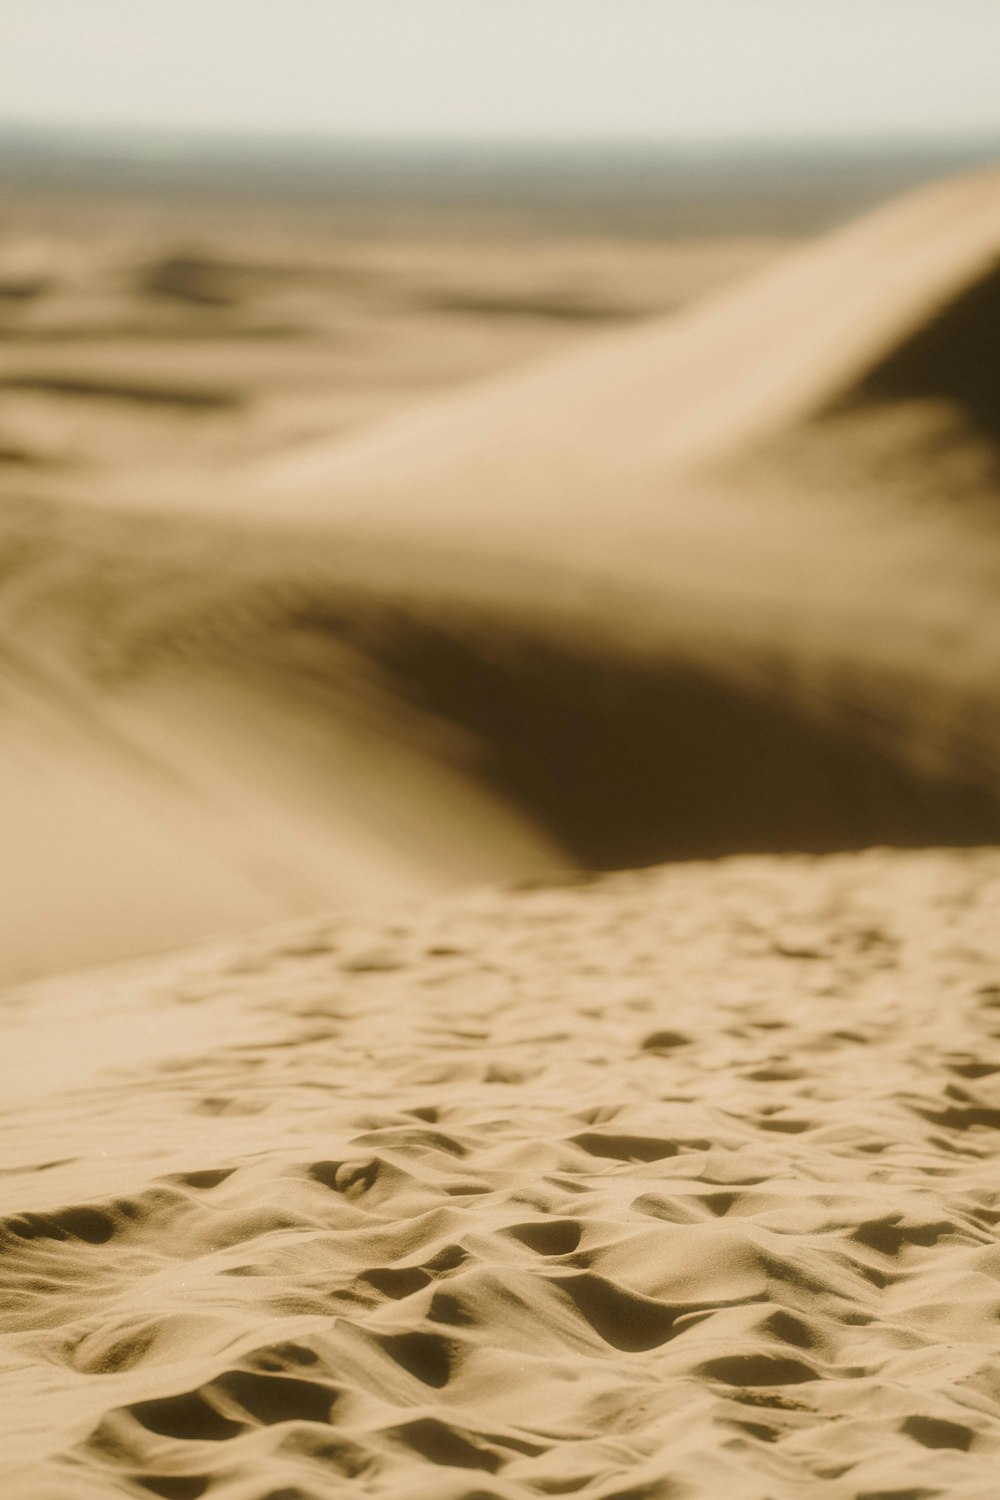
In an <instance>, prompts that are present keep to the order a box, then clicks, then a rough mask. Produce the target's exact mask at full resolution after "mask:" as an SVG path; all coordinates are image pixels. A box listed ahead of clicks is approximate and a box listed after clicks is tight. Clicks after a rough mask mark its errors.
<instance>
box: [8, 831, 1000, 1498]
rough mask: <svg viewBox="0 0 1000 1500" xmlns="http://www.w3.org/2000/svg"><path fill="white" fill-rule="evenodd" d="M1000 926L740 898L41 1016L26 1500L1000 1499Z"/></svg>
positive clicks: (21, 1194) (385, 949) (986, 902)
mask: <svg viewBox="0 0 1000 1500" xmlns="http://www.w3.org/2000/svg"><path fill="white" fill-rule="evenodd" d="M998 900H1000V857H998V855H997V854H996V853H995V852H975V851H970V852H968V853H965V854H962V853H952V854H948V853H940V854H934V853H914V854H900V853H897V854H890V853H887V852H883V853H879V852H877V851H876V852H870V853H866V854H860V855H843V856H831V857H827V858H824V859H816V860H810V859H803V858H801V857H785V858H763V859H762V858H749V857H748V858H736V859H731V860H724V861H721V862H718V863H707V864H694V865H690V866H687V867H681V866H675V867H671V868H666V869H662V870H657V871H650V872H647V873H639V874H623V875H619V876H614V877H610V878H607V879H606V880H603V881H598V882H595V883H591V884H587V885H571V886H558V885H556V886H548V887H536V888H534V889H519V890H511V891H508V892H497V893H490V892H481V893H472V894H469V895H467V896H465V897H462V898H459V899H458V900H452V901H447V902H438V903H434V904H431V905H429V906H427V905H417V906H409V907H406V906H404V907H399V908H396V909H395V910H394V911H393V912H392V913H391V914H389V915H387V916H386V917H384V918H381V919H378V918H376V917H375V916H373V915H371V914H364V913H358V914H355V915H353V916H352V915H349V914H348V915H344V916H341V917H334V918H328V919H325V920H323V921H316V920H312V921H309V922H307V923H299V924H295V925H284V926H282V927H279V928H276V929H271V930H267V931H264V932H261V933H259V934H258V935H256V936H254V937H250V938H244V939H239V940H232V941H228V942H224V943H217V944H215V945H212V946H209V947H203V948H195V949H191V950H187V951H184V952H181V953H179V954H177V955H176V956H173V957H170V958H167V959H164V960H161V961H158V962H146V963H144V964H132V965H129V966H123V967H119V968H117V969H109V970H106V971H101V972H95V973H93V974H88V975H78V976H73V977H71V978H67V979H59V980H51V981H48V982H47V983H45V984H42V985H38V986H35V987H33V988H29V989H24V990H20V991H18V990H15V991H10V992H8V994H7V996H6V998H5V1001H4V1007H3V1012H2V1022H3V1028H4V1038H3V1043H4V1045H3V1056H4V1065H3V1066H4V1071H5V1075H6V1077H5V1090H4V1095H5V1098H6V1099H7V1100H8V1107H7V1110H6V1112H5V1115H4V1119H3V1126H2V1128H3V1159H4V1163H5V1172H4V1178H3V1195H4V1200H5V1202H6V1204H7V1205H9V1207H8V1216H7V1217H6V1218H5V1220H4V1223H3V1255H2V1262H0V1266H2V1269H0V1282H2V1287H3V1299H4V1333H3V1337H2V1343H0V1360H2V1366H3V1398H2V1401H0V1410H2V1412H3V1424H4V1427H5V1429H6V1436H5V1439H4V1443H3V1458H2V1462H3V1467H4V1469H5V1471H6V1475H5V1478H4V1481H3V1493H4V1495H5V1496H10V1497H11V1500H36V1497H38V1496H41V1495H44V1496H46V1497H47V1500H64V1497H65V1500H89V1497H95V1500H96V1497H98V1496H100V1497H104V1496H111V1495H122V1496H124V1495H141V1494H155V1495H165V1496H197V1495H201V1494H211V1495H213V1496H215V1495H219V1496H220V1497H225V1500H264V1497H265V1496H269V1497H277V1496H279V1495H281V1496H292V1495H294V1496H297V1497H308V1500H320V1497H325V1496H331V1495H340V1494H345V1495H346V1494H348V1493H350V1494H366V1495H367V1494H371V1495H374V1496H378V1497H381V1496H385V1497H387V1500H389V1497H396V1496H399V1497H403V1496H407V1497H409V1496H427V1497H431V1496H433V1497H435V1500H437V1497H449V1496H454V1497H456V1500H457V1497H465V1500H470V1497H472V1496H479V1497H486V1496H497V1497H511V1500H513V1497H516V1496H521V1495H537V1494H543V1495H544V1494H565V1493H581V1494H584V1495H586V1496H588V1497H593V1500H598V1497H600V1500H609V1497H612V1496H616V1497H620V1496H626V1495H627V1496H640V1495H641V1496H648V1497H654V1496H656V1497H659V1496H663V1497H671V1500H673V1497H692V1500H693V1497H702V1496H704V1497H706V1500H708V1497H713V1500H715V1497H719V1496H726V1497H727V1500H730V1497H732V1500H751V1497H753V1500H765V1497H782V1500H783V1497H786V1496H787V1497H793V1496H798V1495H802V1494H813V1493H816V1494H823V1495H829V1496H830V1497H831V1500H856V1497H861V1496H865V1497H873V1496H876V1495H878V1496H889V1495H891V1496H893V1497H899V1496H902V1495H906V1496H916V1495H919V1496H921V1497H926V1500H931V1497H935V1496H941V1497H945V1496H947V1497H949V1500H950V1497H965V1496H968V1497H972V1496H975V1497H985V1496H987V1495H989V1494H991V1493H992V1491H993V1489H994V1487H995V1481H996V1466H997V1462H998V1451H1000V1386H998V1378H997V1355H998V1352H1000V1332H998V1329H1000V1322H998V1319H1000V1292H998V1282H997V1277H998V1273H1000V1255H998V1250H997V1245H996V1223H997V1219H998V1215H1000V1200H998V1193H997V1183H996V1172H995V1154H996V1143H995V1136H996V1131H997V1126H998V1122H1000V1097H998V1095H997V1090H996V1087H995V1076H996V1074H997V1070H998V1069H1000V1053H998V1052H997V1048H998V1041H997V1038H998V1035H1000V1032H998V1023H997V1014H998V1011H997V1007H998V1005H1000V936H998V929H997V923H996V910H997V903H998Z"/></svg>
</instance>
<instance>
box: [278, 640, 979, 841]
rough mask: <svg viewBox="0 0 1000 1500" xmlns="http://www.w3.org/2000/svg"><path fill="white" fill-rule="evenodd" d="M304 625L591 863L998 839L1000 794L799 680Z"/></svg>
mask: <svg viewBox="0 0 1000 1500" xmlns="http://www.w3.org/2000/svg"><path fill="white" fill-rule="evenodd" d="M294 628H295V630H296V633H300V632H301V631H303V630H306V631H308V632H312V633H319V634H320V635H322V636H327V637H328V638H331V637H339V638H341V639H342V638H344V637H347V638H353V640H354V642H355V643H357V641H358V638H359V635H360V636H361V637H362V638H364V637H367V641H366V642H365V645H364V648H363V649H364V650H366V651H370V652H371V653H372V655H373V656H374V657H375V658H376V660H375V663H374V666H375V671H376V672H377V674H378V675H379V676H380V677H384V675H385V674H386V672H388V674H389V677H390V681H391V684H392V687H393V689H394V691H395V693H397V694H398V696H399V697H400V698H402V699H404V700H405V701H408V702H409V703H410V704H412V705H413V706H415V707H417V708H418V709H420V710H421V711H422V712H423V713H430V714H432V715H434V716H435V717H436V718H438V719H439V720H443V721H444V722H445V724H446V725H447V726H449V727H452V726H454V727H458V728H460V729H461V730H462V731H464V734H465V736H466V737H470V736H471V739H472V741H473V743H474V744H475V745H476V746H477V747H478V757H479V759H478V765H477V766H476V768H475V770H476V774H478V775H481V776H482V777H483V778H484V779H485V780H486V781H488V782H489V783H490V784H492V786H493V787H495V788H496V789H497V790H499V791H500V792H502V793H503V794H505V795H506V796H507V797H508V798H509V799H510V800H511V801H513V802H515V803H516V804H518V805H519V806H520V807H521V808H523V809H524V811H525V812H526V813H527V814H528V815H529V816H530V817H531V818H533V819H534V820H535V821H536V823H538V824H539V825H541V826H542V827H543V828H545V829H546V830H547V831H548V832H549V833H550V834H552V835H554V836H555V837H556V838H557V839H558V840H559V842H560V843H561V844H562V845H563V847H565V848H566V849H567V850H568V851H569V852H570V853H571V854H572V855H573V857H574V858H575V859H576V860H577V861H578V862H579V863H580V864H581V865H582V866H584V867H586V868H591V869H615V868H628V867H631V866H634V865H641V864H653V863H657V862H659V861H663V860H669V859H688V858H703V857H712V856H716V855H723V854H730V853H746V852H754V853H772V852H780V851H783V850H796V851H801V852H809V853H823V852H830V851H835V850H842V849H851V848H861V847H867V846H870V845H873V844H888V845H896V846H900V847H919V846H921V845H925V844H929V843H934V844H952V845H970V844H980V843H984V842H989V841H991V840H994V839H997V838H998V837H1000V798H998V797H995V796H993V795H991V794H990V793H988V792H987V791H985V790H983V789H981V788H978V787H975V786H970V785H969V784H968V783H967V782H966V781H965V780H964V779H963V778H962V777H960V776H959V775H958V773H956V774H955V775H954V777H950V778H949V777H946V776H942V777H931V776H929V775H925V774H921V773H920V772H919V771H918V770H917V769H916V768H915V767H914V766H911V765H910V764H909V763H907V761H906V759H905V756H904V754H903V753H902V751H901V753H900V754H899V755H896V754H894V753H893V752H892V751H890V750H889V749H887V748H885V747H883V746H880V745H877V744H875V743H872V742H871V740H869V739H868V738H866V736H865V734H864V732H863V729H862V728H861V727H860V726H859V724H858V723H857V722H854V721H853V716H851V715H849V714H848V713H847V712H846V711H844V712H843V714H842V715H841V719H840V722H839V723H838V721H837V716H836V714H831V715H830V722H826V723H821V722H819V721H816V720H813V719H811V718H810V717H809V716H808V715H807V714H806V712H805V711H804V709H803V708H802V706H801V705H799V704H798V703H797V702H796V701H795V698H794V695H793V693H792V691H791V690H790V689H787V688H786V689H784V690H782V692H780V693H779V692H775V694H774V696H773V697H771V698H767V697H765V696H764V695H763V694H758V693H755V692H753V691H751V690H750V689H742V688H740V687H739V686H737V685H736V684H735V683H734V682H732V681H729V680H727V679H725V678H724V677H722V676H721V675H719V676H716V675H714V674H712V673H711V672H709V671H708V670H707V669H703V668H700V667H698V666H696V665H693V664H691V663H689V662H688V663H685V662H682V661H673V662H669V661H640V660H636V659H632V658H629V657H626V656H624V655H622V656H617V657H614V656H611V655H607V656H600V655H597V654H588V653H586V652H585V651H584V650H583V649H581V650H580V652H579V654H574V653H573V652H572V651H571V650H570V649H568V648H564V647H561V646H559V645H556V644H553V643H552V642H549V641H543V640H541V639H540V638H537V637H532V636H531V635H530V634H529V633H525V634H524V635H519V634H518V632H517V629H516V627H515V626H514V625H513V624H512V625H511V626H510V627H509V628H504V629H498V628H496V627H494V628H493V629H492V630H489V631H484V630H483V629H482V628H481V627H480V629H479V630H478V631H477V629H476V628H474V627H470V628H469V629H468V630H461V631H455V632H451V631H448V630H444V629H442V628H439V627H436V626H432V625H430V624H427V623H424V622H420V621H417V620H414V619H413V618H405V619H404V618H403V617H401V616H400V615H399V614H396V615H395V616H394V618H393V623H392V625H391V627H387V626H386V624H385V622H382V624H381V625H375V626H373V627H372V628H371V629H369V628H367V627H364V626H362V627H361V629H360V631H359V625H358V621H357V619H354V620H348V619H346V618H345V617H343V616H340V615H339V613H337V612H330V613H325V612H324V611H322V610H309V611H296V613H295V619H294ZM280 633H281V627H280V626H279V634H280ZM331 643H332V642H331ZM282 654H283V653H282V649H281V647H280V646H279V647H278V655H279V658H280V657H281V655H282ZM321 654H322V651H321V650H319V651H317V652H315V653H311V661H312V663H313V665H314V666H315V663H316V661H317V659H318V658H319V657H320V656H321Z"/></svg>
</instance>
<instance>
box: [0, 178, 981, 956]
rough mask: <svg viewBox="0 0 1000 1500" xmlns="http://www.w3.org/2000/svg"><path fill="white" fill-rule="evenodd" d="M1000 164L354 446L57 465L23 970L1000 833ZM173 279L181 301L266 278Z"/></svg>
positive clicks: (30, 663) (6, 748)
mask: <svg viewBox="0 0 1000 1500" xmlns="http://www.w3.org/2000/svg"><path fill="white" fill-rule="evenodd" d="M997 187H998V181H997V178H996V177H995V176H993V175H985V176H979V177H973V178H967V179H960V180H956V181H954V182H949V183H945V184H943V185H941V186H939V187H935V188H931V189H926V190H923V191H921V192H920V193H917V194H914V195H913V196H912V197H911V198H909V199H906V200H904V201H903V202H901V203H899V204H897V205H893V206H890V207H889V208H887V209H884V210H881V211H879V212H878V213H876V214H873V215H871V216H870V217H869V218H867V219H865V220H863V221H861V222H860V223H858V224H856V225H853V226H849V227H848V228H846V229H843V230H840V231H838V232H837V233H835V234H833V235H831V236H830V237H828V238H827V239H826V240H824V241H822V242H819V243H817V244H815V245H812V246H808V247H806V248H805V249H800V250H797V251H795V252H793V253H791V254H789V255H787V256H786V257H784V258H782V259H781V260H780V261H778V262H773V261H772V263H771V264H770V265H769V266H767V267H765V269H764V270H763V271H759V272H758V273H757V274H756V276H755V277H752V278H751V279H750V280H749V281H747V282H745V283H744V284H743V285H741V286H738V287H736V288H735V289H730V290H723V291H721V292H719V293H717V294H716V295H715V296H714V297H712V296H709V297H707V298H706V299H704V300H702V301H700V302H696V303H694V304H691V305H689V306H688V307H686V308H684V309H682V310H681V311H680V312H678V313H676V314H675V315H673V316H672V317H670V318H668V319H665V320H661V321H659V322H654V323H649V324H647V325H642V326H639V327H635V328H630V329H627V330H624V331H622V330H617V331H615V332H612V333H605V334H596V335H595V334H593V333H591V334H590V335H589V336H588V341H587V342H586V345H585V346H584V347H581V346H580V345H579V343H576V344H575V346H574V347H573V348H572V349H571V350H570V351H569V352H566V353H562V354H559V355H553V356H551V357H550V358H549V359H548V360H545V361H543V362H542V363H541V364H537V365H531V366H530V367H528V368H527V369H523V370H521V369H518V370H514V371H513V372H512V373H509V372H508V373H503V374H500V375H491V376H489V377H483V378H481V379H480V380H479V381H476V382H473V381H468V382H467V383H466V384H465V385H464V386H463V388H461V389H459V390H458V391H457V392H456V393H454V394H445V395H442V396H439V397H438V398H436V400H434V401H432V402H426V403H423V404H422V405H419V406H413V405H412V404H411V406H410V408H409V409H407V410H404V411H402V412H401V413H400V414H398V415H395V416H390V417H388V418H387V419H386V420H385V421H384V422H381V423H379V422H371V423H370V424H369V425H367V426H366V427H364V429H363V430H361V431H359V432H357V433H355V434H354V435H351V434H348V435H347V436H345V437H343V438H341V439H340V440H339V441H336V442H332V443H331V442H329V441H327V442H325V443H323V444H319V445H316V444H312V445H309V446H307V447H306V448H305V449H296V450H295V451H294V452H290V453H285V454H284V455H283V456H280V457H275V456H271V457H269V458H268V459H267V460H266V461H265V460H260V461H257V462H255V463H253V464H251V465H249V466H247V465H243V466H240V467H238V468H237V467H234V466H233V465H232V464H229V465H221V466H220V465H218V464H216V465H215V466H214V467H213V468H212V469H211V470H209V469H206V468H205V467H202V468H201V469H200V470H198V471H195V472H188V473H187V474H186V475H180V474H179V473H178V472H177V471H176V469H172V470H170V471H169V472H166V471H164V472H163V473H161V474H160V475H159V477H157V476H156V475H155V474H154V473H153V472H152V471H151V470H149V469H148V468H147V469H146V470H143V471H139V470H134V471H132V472H131V475H129V474H127V473H126V474H125V476H124V477H123V475H122V474H121V473H119V474H118V475H117V476H116V477H115V479H114V481H113V482H111V481H110V480H109V482H108V483H107V485H106V486H105V482H104V475H103V473H102V474H101V475H99V476H98V477H97V478H96V479H95V480H92V481H90V485H91V489H92V490H93V491H94V493H93V495H92V496H91V498H92V499H96V498H101V499H102V500H104V501H105V502H106V504H105V505H104V507H103V509H102V510H100V511H95V510H94V508H93V506H92V505H88V504H86V503H85V501H84V499H83V498H81V496H82V495H83V494H84V493H85V491H86V489H87V484H86V483H85V482H84V481H82V480H81V479H80V477H79V476H78V475H77V476H75V477H73V478H72V483H70V482H69V480H67V481H66V483H65V484H63V485H62V487H61V488H60V486H59V485H58V484H50V485H49V486H48V493H49V494H50V495H52V496H56V497H60V496H61V498H46V490H45V488H44V487H43V488H42V489H38V488H37V486H36V487H35V488H34V489H32V487H31V486H27V487H26V488H25V491H24V493H23V497H22V500H21V502H20V503H14V502H13V501H9V502H8V503H7V504H6V505H5V507H4V514H3V516H2V518H0V524H2V525H3V528H4V538H3V541H4V547H3V558H4V573H3V578H2V580H0V620H2V624H3V637H4V642H5V644H4V647H3V651H4V656H3V661H2V666H0V671H2V675H3V683H4V697H3V704H2V717H0V764H2V768H3V776H2V781H0V785H2V788H3V790H2V792H0V813H2V817H3V823H4V827H5V838H6V840H7V847H8V851H9V854H10V865H9V867H10V868H17V869H18V871H19V877H18V882H17V885H16V887H15V888H14V890H13V891H12V900H11V902H10V905H9V908H8V912H9V914H8V916H7V918H6V931H5V932H4V938H5V942H4V959H3V963H4V967H5V970H6V973H7V974H8V975H10V976H13V977H19V976H26V975H30V974H32V973H37V972H41V971H44V970H46V969H53V968H58V967H66V966H72V965H73V964H77V963H85V962H93V961H98V960H101V959H104V958H111V957H115V956H118V955H120V954H124V953H128V952H137V951H140V950H142V949H144V948H149V947H151V946H166V945H169V944H171V943H174V942H178V941H185V940H188V939H191V938H194V937H197V936H199V935H202V934H205V933H208V932H212V931H216V930H220V929H222V928H226V927H236V926H242V925H248V924H253V923H255V922H258V921H261V920H265V919H267V918H269V917H275V916H280V915H282V914H291V913H295V912H304V911H309V910H318V909H320V908H322V907H323V906H324V905H327V904H329V903H330V902H331V901H333V902H340V901H343V900H345V899H350V900H354V899H361V900H363V899H365V897H366V896H369V895H371V894H378V895H380V896H384V897H387V898H391V897H393V896H408V895H417V894H422V893H433V892H435V891H440V890H444V889H447V888H450V887H454V886H460V885H462V884H467V883H468V882H469V881H477V880H488V879H495V878H500V879H505V878H508V877H509V876H511V875H513V874H517V873H521V872H538V873H540V872H544V871H546V870H551V869H553V868H556V867H572V866H577V865H578V866H583V867H586V868H592V867H604V868H614V867H625V866H633V865H637V864H641V863H649V862H654V861H657V860H661V859H667V858H675V857H690V856H702V855H710V854H719V853H727V852H734V851H754V850H756V851H767V850H781V849H788V848H797V849H803V850H817V851H821V850H832V849H838V848H850V847H859V846H864V845H868V844H873V843H893V844H902V845H912V844H926V843H949V844H961V843H977V842H982V841H983V840H987V839H992V838H995V837H997V836H1000V783H998V780H997V769H996V768H997V765H998V763H1000V761H998V750H1000V745H998V734H1000V701H998V698H997V688H996V682H997V668H998V663H1000V635H998V621H997V605H996V599H997V597H998V594H997V571H998V558H1000V553H998V549H997V523H996V514H995V511H996V504H995V502H996V499H997V493H996V491H997V480H996V429H995V424H993V423H992V418H991V415H990V413H991V412H992V407H991V405H990V400H991V392H992V391H993V390H994V389H995V381H996V376H997V365H996V349H995V347H994V344H993V343H992V342H990V341H989V340H988V339H987V338H985V336H984V333H983V330H984V328H985V329H986V331H987V332H988V331H989V329H990V328H992V322H991V321H990V319H991V318H993V316H994V314H993V312H992V311H991V309H993V308H994V304H995V303H996V300H997V295H998V294H997V291H996V287H997V282H996V272H995V266H996V260H997V254H998V248H1000V208H998V204H1000V195H998V192H997ZM164 267H166V270H165V269H164ZM154 271H155V275H154V273H153V272H149V271H147V272H146V273H145V274H146V281H145V282H144V286H145V287H146V288H147V291H148V285H149V277H150V276H151V275H153V279H154V282H155V287H156V288H157V289H158V294H161V295H162V294H163V288H164V285H165V284H166V290H167V294H169V295H168V300H169V298H173V299H174V301H176V300H177V299H178V298H180V299H181V302H182V304H183V305H184V306H186V305H187V303H186V301H185V299H187V300H190V298H191V297H192V296H196V295H197V296H200V297H202V299H204V297H206V296H209V293H210V292H211V289H212V288H213V287H214V288H215V293H214V294H213V295H214V296H215V302H212V300H211V297H209V301H210V304H211V305H212V306H214V305H215V303H217V302H218V299H219V297H221V296H222V292H221V291H220V290H219V288H220V287H222V288H223V290H224V289H225V286H230V287H233V286H237V287H238V285H239V284H240V283H239V277H238V276H237V275H236V273H234V272H232V271H228V272H227V271H225V267H222V269H220V266H219V265H218V264H217V263H215V262H212V261H211V260H210V259H205V258H202V259H201V260H200V261H199V260H198V259H196V258H192V257H188V258H187V259H183V258H181V259H180V260H178V258H176V257H175V258H174V259H173V260H169V261H164V260H161V261H159V262H157V263H156V265H155V266H154ZM168 273H169V274H168ZM255 274H257V275H259V274H260V273H259V272H254V270H253V267H252V265H248V266H247V267H245V268H244V272H243V275H244V278H247V277H249V278H250V279H251V280H252V278H253V276H254V275H255ZM284 274H285V275H286V276H287V275H288V272H287V268H286V271H285V273H284ZM303 274H305V273H303ZM227 275H228V277H229V280H228V281H226V276H227ZM165 277H166V283H165V282H164V278H165ZM213 278H214V279H213ZM234 278H235V279H234ZM307 279H308V278H307ZM192 286H193V287H194V289H195V290H194V291H193V292H192ZM199 288H200V291H199ZM206 288H208V290H206ZM144 295H145V293H144ZM232 295H233V296H236V292H233V293H232ZM480 300H481V299H480ZM199 305H200V304H199ZM171 315H172V316H173V314H171ZM184 316H188V313H186V312H185V313H184ZM7 378H8V380H9V379H10V378H11V377H7ZM37 378H39V379H40V378H41V377H37ZM47 378H48V379H49V380H50V383H51V379H52V378H53V377H52V376H51V375H50V376H49V377H47ZM88 378H90V379H91V380H94V379H96V376H95V375H94V374H93V372H92V373H91V375H90V376H89V377H88ZM105 378H110V377H107V376H106V377H105ZM185 420H187V421H189V420H191V418H189V417H187V418H185ZM74 486H75V488H74ZM71 491H73V493H72V495H71V493H70V492H71ZM98 492H99V493H98Z"/></svg>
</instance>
